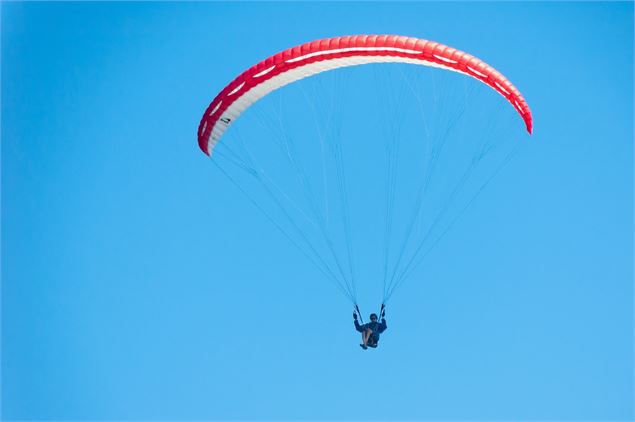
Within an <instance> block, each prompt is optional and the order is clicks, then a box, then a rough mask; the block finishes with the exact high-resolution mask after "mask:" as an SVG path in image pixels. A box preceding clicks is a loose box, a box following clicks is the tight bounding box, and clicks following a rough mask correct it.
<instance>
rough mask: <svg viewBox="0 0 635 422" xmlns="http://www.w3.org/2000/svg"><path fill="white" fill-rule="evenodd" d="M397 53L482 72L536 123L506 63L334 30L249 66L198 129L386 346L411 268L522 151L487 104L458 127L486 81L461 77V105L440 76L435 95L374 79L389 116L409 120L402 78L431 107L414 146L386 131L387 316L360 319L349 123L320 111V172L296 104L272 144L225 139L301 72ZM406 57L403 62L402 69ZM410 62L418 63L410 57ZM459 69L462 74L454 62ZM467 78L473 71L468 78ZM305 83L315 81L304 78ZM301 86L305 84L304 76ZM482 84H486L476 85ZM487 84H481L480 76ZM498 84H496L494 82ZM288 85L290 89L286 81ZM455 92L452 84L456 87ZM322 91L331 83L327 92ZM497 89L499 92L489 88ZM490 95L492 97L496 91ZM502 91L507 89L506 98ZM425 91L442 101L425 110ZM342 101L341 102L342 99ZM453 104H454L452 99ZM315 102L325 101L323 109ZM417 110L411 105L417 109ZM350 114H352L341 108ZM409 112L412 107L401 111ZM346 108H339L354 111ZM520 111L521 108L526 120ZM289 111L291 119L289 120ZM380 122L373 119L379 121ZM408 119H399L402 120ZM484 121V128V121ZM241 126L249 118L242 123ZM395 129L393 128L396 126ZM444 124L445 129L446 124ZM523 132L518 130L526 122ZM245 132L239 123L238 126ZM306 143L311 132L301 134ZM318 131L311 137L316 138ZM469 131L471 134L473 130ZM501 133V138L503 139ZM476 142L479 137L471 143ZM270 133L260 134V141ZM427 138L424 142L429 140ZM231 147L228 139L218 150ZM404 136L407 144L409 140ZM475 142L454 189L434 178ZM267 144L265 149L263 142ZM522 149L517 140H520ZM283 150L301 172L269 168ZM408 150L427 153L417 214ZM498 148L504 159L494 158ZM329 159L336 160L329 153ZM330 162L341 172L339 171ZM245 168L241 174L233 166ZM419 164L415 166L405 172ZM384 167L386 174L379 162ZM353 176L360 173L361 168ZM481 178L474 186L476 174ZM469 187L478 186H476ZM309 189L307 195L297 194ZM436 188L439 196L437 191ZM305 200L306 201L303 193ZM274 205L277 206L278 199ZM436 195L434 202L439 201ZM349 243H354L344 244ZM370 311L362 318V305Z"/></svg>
mask: <svg viewBox="0 0 635 422" xmlns="http://www.w3.org/2000/svg"><path fill="white" fill-rule="evenodd" d="M384 63H393V64H401V65H402V67H403V65H419V68H420V67H422V66H423V67H426V68H433V69H434V71H435V72H441V73H448V74H449V73H453V74H462V75H465V76H467V77H468V78H467V79H469V80H472V81H479V82H481V83H483V84H484V85H485V86H486V87H487V89H486V90H487V91H488V92H489V93H490V94H492V93H497V94H498V95H499V96H502V97H503V98H504V99H505V100H506V101H507V102H508V103H509V104H511V106H512V107H513V109H514V110H515V114H516V115H517V116H519V117H520V119H521V120H522V122H523V123H524V127H525V129H526V131H527V132H528V133H529V134H531V132H532V130H533V120H532V114H531V110H530V108H529V106H528V104H527V102H526V101H525V99H524V98H523V96H522V95H521V93H520V92H519V90H518V89H517V88H516V87H515V86H514V85H513V84H512V83H511V82H510V81H509V80H508V79H507V78H506V77H505V76H503V75H502V74H501V73H500V72H498V71H497V70H496V69H494V68H493V67H491V66H489V65H488V64H486V63H485V62H483V61H482V60H480V59H478V58H476V57H474V56H472V55H470V54H468V53H465V52H463V51H460V50H457V49H454V48H451V47H448V46H445V45H443V44H439V43H436V42H432V41H427V40H422V39H417V38H413V37H405V36H397V35H353V36H344V37H334V38H327V39H322V40H317V41H313V42H309V43H305V44H302V45H299V46H296V47H292V48H289V49H287V50H284V51H282V52H279V53H277V54H274V55H273V56H270V57H268V58H267V59H265V60H263V61H261V62H259V63H257V64H256V65H254V66H252V67H250V68H249V69H247V70H246V71H244V72H242V73H241V74H240V75H239V76H237V77H236V78H235V79H234V80H233V81H232V82H230V83H229V84H228V85H227V86H226V87H225V88H223V89H222V90H221V91H220V93H218V94H217V95H216V97H215V98H214V99H213V100H212V102H211V103H210V104H209V106H208V107H207V109H206V111H205V113H204V115H203V117H202V119H201V121H200V124H199V127H198V145H199V147H200V149H201V150H202V151H203V152H204V153H205V154H206V155H208V156H210V158H211V159H212V162H213V163H214V164H215V165H216V166H217V168H218V169H219V171H220V172H222V173H223V174H224V175H225V176H227V178H228V179H229V180H230V181H231V182H232V183H233V184H234V185H236V186H237V187H238V189H240V191H242V193H244V194H245V195H246V196H247V198H248V199H249V200H250V201H251V202H252V204H253V205H255V206H256V207H257V208H258V209H259V210H260V211H261V212H262V213H263V214H264V215H265V216H266V217H267V219H268V220H269V221H271V222H272V223H273V224H274V225H275V226H276V227H277V228H278V229H279V230H280V231H281V232H282V233H283V234H284V235H285V236H286V237H287V238H288V239H289V240H290V241H291V242H292V243H293V244H294V245H295V246H296V247H297V248H298V249H299V250H300V251H301V252H302V253H303V254H304V255H305V256H306V257H307V259H309V261H310V262H311V263H313V265H315V267H316V268H317V269H318V270H319V271H320V272H321V273H322V274H323V275H324V278H325V279H326V280H328V281H330V282H332V283H333V284H334V286H335V287H336V288H337V289H338V290H339V291H340V292H341V293H342V294H343V295H344V296H345V297H346V298H347V299H348V300H349V301H350V302H352V304H353V306H354V308H355V309H356V312H355V313H354V316H355V318H354V322H355V327H356V329H357V331H359V332H361V333H362V344H361V346H362V347H363V348H366V347H368V346H370V347H376V345H377V341H378V339H379V334H380V333H381V332H383V331H384V330H385V329H386V323H385V318H384V316H385V307H384V305H385V304H386V303H387V302H388V300H389V299H390V298H391V296H392V294H393V293H394V292H395V290H396V289H398V288H399V287H400V286H401V285H402V284H403V282H404V281H405V280H406V279H408V278H409V277H412V276H413V274H414V269H415V268H417V266H418V265H419V264H420V263H421V262H422V260H423V259H424V258H425V256H426V255H427V254H428V252H429V251H430V250H431V249H432V248H434V246H435V245H436V244H437V243H438V241H439V240H440V239H441V238H442V237H443V236H444V235H445V234H446V233H447V232H448V230H449V228H450V227H451V226H452V225H453V224H454V222H455V221H456V220H457V219H458V218H459V217H460V216H461V215H462V214H463V212H464V211H465V210H466V209H467V208H468V207H469V206H470V205H471V204H472V203H473V201H474V199H475V198H476V196H478V194H479V193H480V192H481V191H482V190H483V189H484V187H485V186H486V185H487V184H488V183H489V182H490V180H492V178H493V177H494V176H495V175H496V174H497V173H498V172H499V170H500V169H501V168H502V167H503V166H504V165H505V164H506V163H507V162H508V161H509V160H510V159H511V157H512V156H513V153H514V152H513V151H512V152H510V153H507V152H503V150H502V149H500V148H499V147H498V143H497V142H498V141H499V140H498V139H497V138H495V137H492V136H490V135H491V133H490V132H489V131H490V130H491V127H493V126H496V124H497V123H499V122H498V120H497V119H496V117H495V116H494V115H493V114H486V115H485V117H479V116H476V117H473V118H472V119H471V120H470V119H467V118H465V122H466V128H464V131H463V132H457V131H456V122H457V121H460V120H461V119H463V118H464V110H465V109H466V108H467V106H466V104H464V102H466V101H468V99H469V98H470V97H469V95H470V93H471V92H473V91H474V90H475V89H476V88H474V87H473V86H469V87H467V86H465V87H463V86H462V85H461V86H460V89H457V90H456V91H457V92H458V93H459V95H458V96H459V98H460V100H459V103H458V104H456V105H455V106H453V104H451V103H450V101H447V102H446V101H444V100H443V94H445V93H446V90H444V89H445V87H439V86H438V84H437V83H436V82H434V80H435V78H436V76H435V75H436V74H435V75H433V76H432V77H431V79H432V80H433V82H432V86H431V89H430V91H429V92H428V93H427V94H428V95H427V96H426V97H425V98H421V93H420V91H419V90H418V89H416V87H414V81H415V79H416V77H417V75H414V76H413V77H408V76H405V77H402V76H400V77H393V78H385V79H382V80H380V81H379V82H378V83H377V84H376V85H375V86H374V88H375V90H376V91H377V92H378V93H379V92H381V91H382V90H385V91H387V92H388V94H387V95H386V98H385V99H384V100H382V101H383V103H384V107H386V109H387V110H386V112H385V113H384V115H385V116H384V117H385V119H386V120H387V124H386V126H390V127H392V126H396V125H397V123H398V122H399V121H400V119H399V117H400V116H399V115H398V110H397V111H394V114H395V115H397V118H396V119H395V118H391V117H390V113H391V112H393V110H391V108H392V106H390V105H389V102H390V99H389V98H388V97H390V96H394V97H395V104H397V105H400V104H401V102H402V100H403V96H401V91H398V89H392V87H393V86H396V85H397V84H399V83H400V82H401V83H403V86H406V87H407V89H406V88H403V90H404V91H410V92H412V95H413V97H414V98H415V100H416V101H417V104H418V107H420V108H421V110H420V112H421V114H422V115H423V116H424V117H425V119H426V121H425V122H424V129H423V132H424V135H422V138H423V139H424V140H425V142H424V144H423V146H422V147H421V148H419V149H415V148H413V147H411V146H410V144H408V145H407V147H409V148H410V149H408V148H405V147H404V148H401V149H400V144H399V142H400V136H399V133H398V132H399V131H398V130H395V131H394V132H391V133H390V134H389V135H388V136H386V137H385V138H384V139H385V144H386V159H385V162H386V171H385V174H386V178H385V180H386V186H387V188H386V189H387V191H386V196H385V198H386V207H385V214H384V216H385V219H384V222H385V224H384V226H385V227H384V241H383V259H382V260H381V261H383V262H382V263H383V271H381V273H382V274H383V297H382V300H381V302H380V303H381V304H382V309H381V311H380V314H381V317H382V321H381V322H378V321H377V315H375V314H373V315H374V317H375V319H374V320H372V319H371V322H370V323H369V324H370V325H369V324H360V323H359V322H358V320H357V316H358V314H359V308H358V300H357V286H356V279H357V276H356V270H355V266H354V262H355V252H354V248H353V243H354V242H353V240H352V239H353V237H354V234H353V233H352V230H351V225H352V224H353V223H354V222H355V219H353V218H351V217H350V215H349V214H350V208H351V207H350V205H349V190H348V188H347V183H346V180H347V179H346V178H347V177H349V178H351V177H354V176H355V174H354V173H353V172H349V173H347V172H346V169H345V166H344V164H343V162H344V158H343V157H344V155H345V154H344V153H343V152H342V151H343V146H342V142H341V133H340V132H341V131H340V130H339V127H338V126H337V125H336V124H334V123H333V121H332V120H336V118H337V116H335V118H332V117H333V115H331V118H329V119H327V123H328V124H329V125H331V126H334V127H335V128H331V130H330V131H327V130H321V129H320V127H319V125H320V124H321V122H320V118H319V116H317V114H318V113H316V118H315V120H316V121H317V125H318V135H317V136H318V138H319V155H317V156H316V157H315V160H318V158H319V160H321V164H322V165H321V167H319V166H317V167H318V169H317V170H315V173H316V176H315V177H314V178H313V179H312V176H311V174H310V171H309V170H307V169H306V168H305V167H303V165H302V160H301V156H302V154H303V153H304V154H305V155H307V156H311V155H310V153H308V152H306V151H304V150H305V149H308V148H309V144H308V143H303V144H301V145H299V147H298V145H295V144H294V143H293V141H294V137H293V136H291V135H290V134H289V132H288V131H289V130H290V129H289V128H287V126H292V123H293V119H294V118H295V117H294V116H295V115H294V114H293V111H295V110H292V111H291V112H290V113H287V114H285V115H282V113H281V112H279V111H277V116H276V119H275V121H273V122H269V121H267V120H268V119H267V118H263V117H262V116H258V117H260V120H261V122H262V123H263V126H265V127H269V128H270V129H271V133H272V134H273V135H272V136H273V137H274V138H275V142H274V145H275V147H276V148H269V147H265V146H264V145H263V144H261V143H259V142H256V141H254V142H253V143H252V144H248V143H247V142H244V141H242V139H238V140H237V141H236V142H235V143H234V144H233V145H232V143H231V142H229V140H225V139H223V137H224V136H225V134H226V132H227V131H228V129H229V128H230V127H231V126H233V125H234V124H235V122H236V120H237V119H238V117H240V116H241V115H243V114H248V113H245V112H247V111H248V110H250V109H251V108H252V107H253V106H254V104H255V103H256V102H258V101H259V100H260V99H262V98H264V97H266V96H267V95H269V94H271V93H273V92H274V91H276V90H278V89H280V88H282V87H284V86H286V85H289V84H292V83H293V82H295V81H299V80H301V79H305V78H307V79H308V80H310V79H313V77H314V75H318V74H322V73H330V72H331V71H332V72H333V73H338V72H342V71H341V70H340V69H343V68H350V67H360V68H361V67H365V66H364V65H381V66H378V67H382V66H384V65H383V64H384ZM402 67H400V68H399V69H398V70H399V72H401V74H403V72H402ZM407 67H410V66H407ZM448 71H451V72H448ZM465 80H466V78H463V81H465ZM302 84H304V82H303V83H302ZM302 84H300V85H302ZM477 85H478V84H477ZM481 86H482V85H481ZM492 90H493V92H492ZM285 91H286V90H285ZM333 91H334V95H333V96H337V95H340V92H342V90H341V89H334V90H333ZM448 91H449V90H448ZM302 94H303V96H304V98H306V99H307V101H309V102H311V101H319V99H316V95H313V94H312V93H311V92H307V90H305V89H304V88H302ZM319 95H323V91H322V85H320V90H319V91H318V94H317V96H319ZM488 95H489V94H488ZM490 96H491V95H490ZM498 98H500V97H498ZM425 100H429V101H431V102H432V105H431V106H429V107H428V108H426V105H425V104H424V102H425ZM340 102H341V101H340V100H339V99H335V100H332V101H331V103H335V104H336V105H337V104H339V103H340ZM448 103H449V104H448ZM314 108H315V107H314ZM414 108H416V107H411V108H410V109H408V110H406V112H410V113H415V111H413V110H414ZM481 108H482V109H483V110H485V109H486V107H485V106H484V105H483V106H482V107H481V105H479V107H476V109H477V111H480V110H479V109H481ZM448 110H449V112H448V114H450V116H443V115H441V116H440V118H436V119H434V118H431V117H430V114H431V113H435V112H438V113H440V114H443V112H444V111H445V112H447V111H448ZM341 114H342V115H344V114H343V113H341ZM402 114H403V113H402ZM346 116H347V115H344V117H339V118H340V120H345V118H346ZM516 119H517V118H516ZM285 120H288V121H289V123H290V124H289V125H286V124H285ZM371 122H372V121H370V120H369V121H368V123H367V124H370V123H371ZM395 122H397V123H395ZM478 123H482V125H483V126H484V129H483V130H479V129H477V128H476V127H475V126H476V124H478ZM239 126H240V125H239ZM298 126H300V128H301V130H307V129H306V128H307V127H308V126H309V125H306V124H303V125H298ZM393 129H394V128H393ZM435 129H436V130H435ZM516 132H517V131H516ZM235 135H236V136H237V137H238V132H235ZM452 136H455V137H456V138H457V139H458V141H460V143H461V144H459V146H458V147H456V149H455V150H450V149H449V147H447V144H448V142H447V140H448V139H449V138H451V137H452ZM302 138H303V141H305V140H304V138H305V136H302ZM307 138H308V136H307ZM468 138H469V139H468ZM501 139H502V137H501ZM468 140H470V142H468ZM257 141H259V139H258V140H257ZM419 142H421V141H420V140H419ZM220 145H223V146H224V149H221V150H219V146H220ZM354 145H355V143H354V142H353V141H349V143H348V144H347V146H348V147H350V148H353V147H354ZM402 145H403V144H402ZM257 148H260V151H261V154H260V155H259V154H258V153H254V152H253V150H254V149H257ZM468 148H472V149H470V150H469V152H466V154H465V155H466V156H465V157H463V158H460V157H456V156H454V157H451V160H450V161H451V163H452V169H454V168H457V169H458V168H459V167H460V165H459V164H460V163H461V162H464V163H465V164H464V170H462V171H460V172H458V173H457V175H455V176H449V175H447V174H445V175H443V177H442V178H441V180H442V181H443V183H445V184H451V186H450V187H449V188H448V187H445V186H442V184H440V185H439V186H434V183H433V181H434V176H435V174H437V173H440V172H441V171H440V170H439V168H440V167H441V165H440V164H439V160H440V159H439V157H441V156H442V155H443V154H455V151H459V150H461V149H462V150H465V151H468ZM263 151H264V152H263ZM514 151H515V149H514ZM276 153H280V157H282V158H281V161H278V162H275V164H273V170H274V171H276V172H278V171H280V170H279V167H281V165H282V164H283V162H284V163H286V164H287V165H288V166H289V168H290V169H291V171H292V172H293V174H295V178H293V177H287V176H284V175H282V176H281V175H278V177H277V178H276V177H275V176H271V175H269V173H268V172H267V171H265V169H264V166H263V165H261V163H260V160H259V159H260V158H261V156H264V157H263V159H270V160H273V159H272V158H271V157H273V156H274V154H276ZM399 154H402V155H403V156H405V157H406V158H408V159H412V160H414V159H415V158H417V157H419V156H421V157H422V158H421V162H420V163H419V164H417V166H418V167H414V170H413V171H411V172H410V173H408V174H407V178H408V179H409V180H410V179H413V180H416V181H418V182H417V183H414V185H415V188H412V189H413V192H412V193H411V194H409V195H407V196H406V197H407V198H408V200H407V201H409V202H408V206H407V207H404V208H410V209H411V210H412V212H411V213H410V214H409V216H408V217H401V218H399V219H396V217H395V213H396V212H397V211H396V210H397V206H396V205H395V203H396V201H397V199H395V198H396V196H397V195H396V193H395V190H396V186H398V181H397V180H398V176H397V174H396V171H397V170H399V169H408V167H407V166H405V165H403V162H402V163H401V164H400V163H399ZM492 157H493V158H492ZM326 160H330V161H329V162H326ZM488 160H491V162H492V163H494V162H496V164H490V171H489V172H487V174H483V175H479V176H478V177H477V176H475V174H477V169H478V166H479V165H480V164H481V163H488V162H489V161H488ZM329 169H330V170H329ZM233 170H235V171H236V173H232V171H233ZM404 171H410V170H404ZM375 173H381V172H379V171H375ZM351 174H352V176H351ZM289 180H295V183H296V185H295V186H294V187H292V188H290V189H288V190H285V189H284V188H283V187H281V181H283V182H284V181H289ZM472 180H475V182H474V183H473V186H470V181H472ZM329 181H333V182H334V185H335V187H336V189H328V188H327V185H328V182H329ZM248 183H253V185H254V186H256V187H259V189H260V191H261V193H256V188H252V187H251V185H248ZM316 185H321V186H322V188H321V191H322V195H323V196H322V198H316V190H318V189H316V188H315V186H316ZM466 186H467V187H468V188H466ZM469 188H471V189H472V190H471V191H470V194H469V195H467V196H466V199H464V198H461V194H462V193H463V192H466V191H467V190H468V189H469ZM298 192H300V193H301V194H300V195H299V196H294V194H295V195H297V194H298ZM334 192H337V193H338V195H339V196H338V197H337V198H338V199H339V203H340V204H341V207H340V210H341V211H340V213H339V215H338V217H339V218H340V220H341V223H340V224H339V225H337V226H336V225H335V224H334V223H333V220H334V219H333V218H332V217H331V215H332V214H333V210H332V208H330V207H329V204H330V203H331V202H333V200H334V198H333V197H332V196H333V195H334ZM435 195H436V196H435ZM303 201H304V202H303ZM265 203H267V204H269V205H268V206H267V205H265ZM435 203H436V204H437V207H436V209H435V207H434V204H435ZM395 220H399V222H401V223H403V227H401V231H402V232H403V233H404V234H403V236H402V238H401V240H402V241H401V243H399V244H398V245H396V247H395V246H389V245H390V239H391V238H392V237H394V235H393V233H394V232H395V227H394V226H395V225H396V224H397V223H396V222H395ZM336 230H339V231H340V232H341V233H342V235H341V236H340V238H339V240H338V239H337V237H336V236H335V235H334V234H333V233H334V232H335V231H336ZM340 250H344V251H345V253H342V252H341V251H340ZM359 315H360V319H361V314H359Z"/></svg>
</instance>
